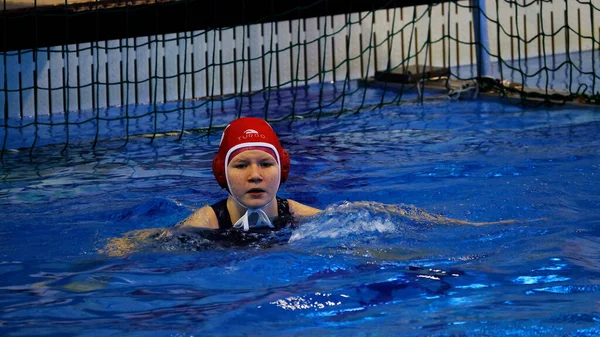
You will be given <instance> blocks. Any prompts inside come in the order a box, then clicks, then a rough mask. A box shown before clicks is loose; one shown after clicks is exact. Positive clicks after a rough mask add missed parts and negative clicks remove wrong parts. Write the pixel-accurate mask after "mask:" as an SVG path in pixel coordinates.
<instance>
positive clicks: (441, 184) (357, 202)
mask: <svg viewBox="0 0 600 337" xmlns="http://www.w3.org/2000/svg"><path fill="white" fill-rule="evenodd" d="M428 104H429V103H428ZM599 119H600V117H598V115H597V114H596V113H594V112H589V111H584V110H581V109H580V110H561V109H554V110H550V111H527V110H525V109H521V108H518V107H511V106H503V105H499V104H495V103H485V102H460V103H457V102H455V103H447V102H437V103H431V105H425V106H420V105H410V104H405V105H402V106H399V107H394V108H391V107H390V108H386V109H383V110H380V111H372V112H369V113H361V114H359V115H352V116H344V117H342V118H340V119H326V118H324V119H321V120H320V121H318V122H316V121H314V120H303V121H297V124H295V126H294V128H293V130H292V129H288V128H286V127H285V126H282V125H279V126H278V125H276V126H275V127H276V129H277V128H279V130H278V131H280V134H281V136H282V137H281V138H282V142H283V143H284V146H285V147H286V148H287V149H288V150H289V152H290V153H291V155H292V172H291V176H290V179H289V181H288V182H287V183H286V185H285V186H283V188H282V190H281V195H282V196H284V197H289V198H293V199H295V200H298V201H301V202H304V203H307V204H310V205H314V206H316V207H320V208H323V209H325V212H323V213H322V214H320V215H318V216H316V217H314V218H311V219H307V220H306V221H304V222H303V223H302V224H301V225H300V226H299V227H298V228H296V229H286V230H283V231H281V232H279V233H276V234H272V235H268V236H264V237H258V238H251V239H248V240H247V241H243V244H241V245H237V246H235V245H234V246H231V245H227V244H224V243H223V242H212V241H207V240H205V239H201V238H200V239H196V240H195V241H194V240H192V241H190V238H189V237H188V238H186V239H185V240H187V241H182V240H183V239H180V238H178V237H175V238H174V239H172V240H171V241H168V240H167V241H160V242H159V241H153V242H150V244H148V245H147V246H146V247H145V249H142V250H141V251H140V252H139V253H137V254H133V255H129V256H124V257H107V256H104V255H100V254H98V253H97V250H98V249H100V248H102V247H103V245H104V244H105V243H106V241H107V239H108V238H111V237H116V236H121V235H123V234H124V233H125V232H128V231H130V230H134V229H143V228H157V227H165V226H171V225H173V224H174V223H177V222H178V221H180V220H182V219H184V218H185V217H186V216H187V215H189V214H190V213H191V212H192V211H193V210H194V209H196V208H198V207H201V206H203V205H205V204H207V203H210V202H213V201H216V200H218V199H220V198H223V197H224V196H225V194H224V193H223V192H222V191H219V189H218V187H217V185H216V183H215V182H214V181H213V178H212V173H211V171H210V162H211V160H212V156H213V152H214V146H215V144H214V140H212V141H213V142H212V143H211V140H207V139H205V138H198V139H193V137H189V138H187V139H185V138H184V140H183V141H182V142H174V141H173V140H172V139H166V138H165V139H161V140H158V141H156V142H155V143H153V144H149V143H148V142H147V141H146V140H143V139H139V140H132V141H131V142H130V144H129V145H127V146H126V147H124V148H121V149H120V150H112V151H106V152H100V151H99V152H89V151H88V152H85V151H76V150H74V149H71V150H70V153H68V154H67V155H65V156H57V157H53V158H46V159H49V160H47V161H43V160H42V159H43V158H33V159H27V158H26V157H27V156H24V155H23V156H19V155H18V154H13V155H12V157H11V158H13V160H12V161H10V162H9V163H8V164H6V165H4V166H3V167H2V174H3V180H2V185H1V187H0V194H1V195H2V196H3V197H2V201H1V202H0V216H1V217H2V220H1V221H2V225H1V226H0V243H1V244H0V260H1V261H2V262H0V294H1V295H0V303H1V304H2V305H1V307H2V309H0V332H2V335H6V336H17V335H40V334H45V335H65V334H73V335H81V336H85V335H111V334H115V335H150V334H152V335H201V334H208V335H219V334H221V335H244V334H248V335H252V334H256V332H257V331H260V332H261V335H275V334H278V335H280V334H284V335H300V336H302V335H309V334H325V335H336V334H337V335H361V334H372V335H381V336H387V335H407V336H415V335H423V336H425V335H452V334H458V335H467V336H481V335H484V336H485V335H493V336H498V335H507V336H508V335H511V336H514V335H516V336H532V335H533V336H556V335H559V336H561V335H568V334H569V333H571V334H577V333H578V334H579V335H581V336H594V335H595V334H598V333H600V330H599V329H600V328H599V324H600V313H599V311H598V307H597V300H594V298H595V297H597V296H595V295H597V294H598V291H599V289H598V284H600V267H599V266H598V263H597V261H598V260H600V251H599V250H598V248H597V247H598V243H599V239H598V238H599V237H600V235H599V234H600V229H599V227H598V224H599V223H600V221H599V220H600V217H599V215H598V212H597V210H598V209H599V207H600V196H599V195H598V192H597V191H599V190H600V180H599V179H598V176H599V175H600V157H599V150H598V149H599V148H600V143H599V142H600V141H599V140H598V137H597V134H598V131H599V130H600V123H599ZM42 155H43V154H42ZM400 211H402V212H400ZM428 215H434V216H437V215H439V216H440V218H431V217H429V216H428ZM445 218H452V219H460V220H469V221H473V222H489V221H501V220H508V219H517V220H520V221H516V222H515V223H510V224H497V225H490V226H472V225H464V224H460V225H459V224H456V223H452V222H447V221H444V220H439V219H445ZM539 218H545V219H544V220H536V221H528V220H531V219H539ZM436 219H437V220H436Z"/></svg>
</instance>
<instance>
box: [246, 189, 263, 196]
mask: <svg viewBox="0 0 600 337" xmlns="http://www.w3.org/2000/svg"><path fill="white" fill-rule="evenodd" d="M265 192H266V191H265V190H263V189H260V188H251V189H249V190H248V191H247V192H246V193H247V194H250V195H251V196H260V195H261V194H263V193H265Z"/></svg>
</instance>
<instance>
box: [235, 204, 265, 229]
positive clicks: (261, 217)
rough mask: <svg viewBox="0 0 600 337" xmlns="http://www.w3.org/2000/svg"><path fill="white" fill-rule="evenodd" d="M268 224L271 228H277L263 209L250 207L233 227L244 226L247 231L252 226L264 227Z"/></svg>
mask: <svg viewBox="0 0 600 337" xmlns="http://www.w3.org/2000/svg"><path fill="white" fill-rule="evenodd" d="M263 226H267V227H270V228H275V226H273V224H272V223H271V220H269V217H268V216H267V213H265V212H264V211H263V210H262V209H260V208H259V209H248V210H247V211H246V213H245V214H244V215H242V217H241V218H240V219H239V220H238V221H237V222H236V223H235V224H233V228H238V229H239V228H244V231H245V232H247V231H248V230H249V229H250V227H263Z"/></svg>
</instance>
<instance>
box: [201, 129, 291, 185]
mask: <svg viewBox="0 0 600 337" xmlns="http://www.w3.org/2000/svg"><path fill="white" fill-rule="evenodd" d="M247 147H253V148H261V147H262V148H267V149H270V150H272V151H266V152H267V153H269V154H270V155H273V154H276V155H277V157H278V158H277V157H276V158H275V160H277V163H278V164H279V170H280V181H279V184H280V185H281V184H283V183H284V182H285V181H286V180H287V177H288V174H289V173H290V156H289V155H288V153H287V152H286V151H285V150H284V149H283V147H281V143H279V138H277V135H276V134H275V131H273V128H271V125H269V123H267V122H266V121H264V120H263V119H260V118H254V117H242V118H239V119H236V120H234V121H232V122H231V123H230V124H229V125H227V127H226V128H225V130H224V131H223V135H222V136H221V144H220V145H219V152H217V155H216V156H215V158H214V159H213V163H212V169H213V174H214V175H215V178H216V179H217V182H218V183H219V186H221V187H222V188H224V189H227V190H229V188H228V186H227V176H226V172H227V163H228V162H229V160H230V159H232V158H233V156H232V153H233V152H234V151H237V150H239V149H242V148H247ZM230 157H231V158H230Z"/></svg>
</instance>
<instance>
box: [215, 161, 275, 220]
mask: <svg viewBox="0 0 600 337" xmlns="http://www.w3.org/2000/svg"><path fill="white" fill-rule="evenodd" d="M227 178H228V181H229V191H230V192H231V194H232V195H233V196H234V197H235V198H236V199H237V200H238V202H240V203H241V204H242V205H243V206H245V207H246V208H260V207H263V206H264V205H266V204H268V203H269V202H271V201H272V200H273V199H274V198H275V195H276V194H277V190H278V189H279V165H278V164H277V161H276V160H275V158H273V157H272V156H271V155H270V154H268V153H266V152H264V151H261V150H246V151H243V152H241V153H240V154H238V155H237V156H235V157H234V158H233V159H232V160H231V161H230V162H229V164H228V165H227Z"/></svg>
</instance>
